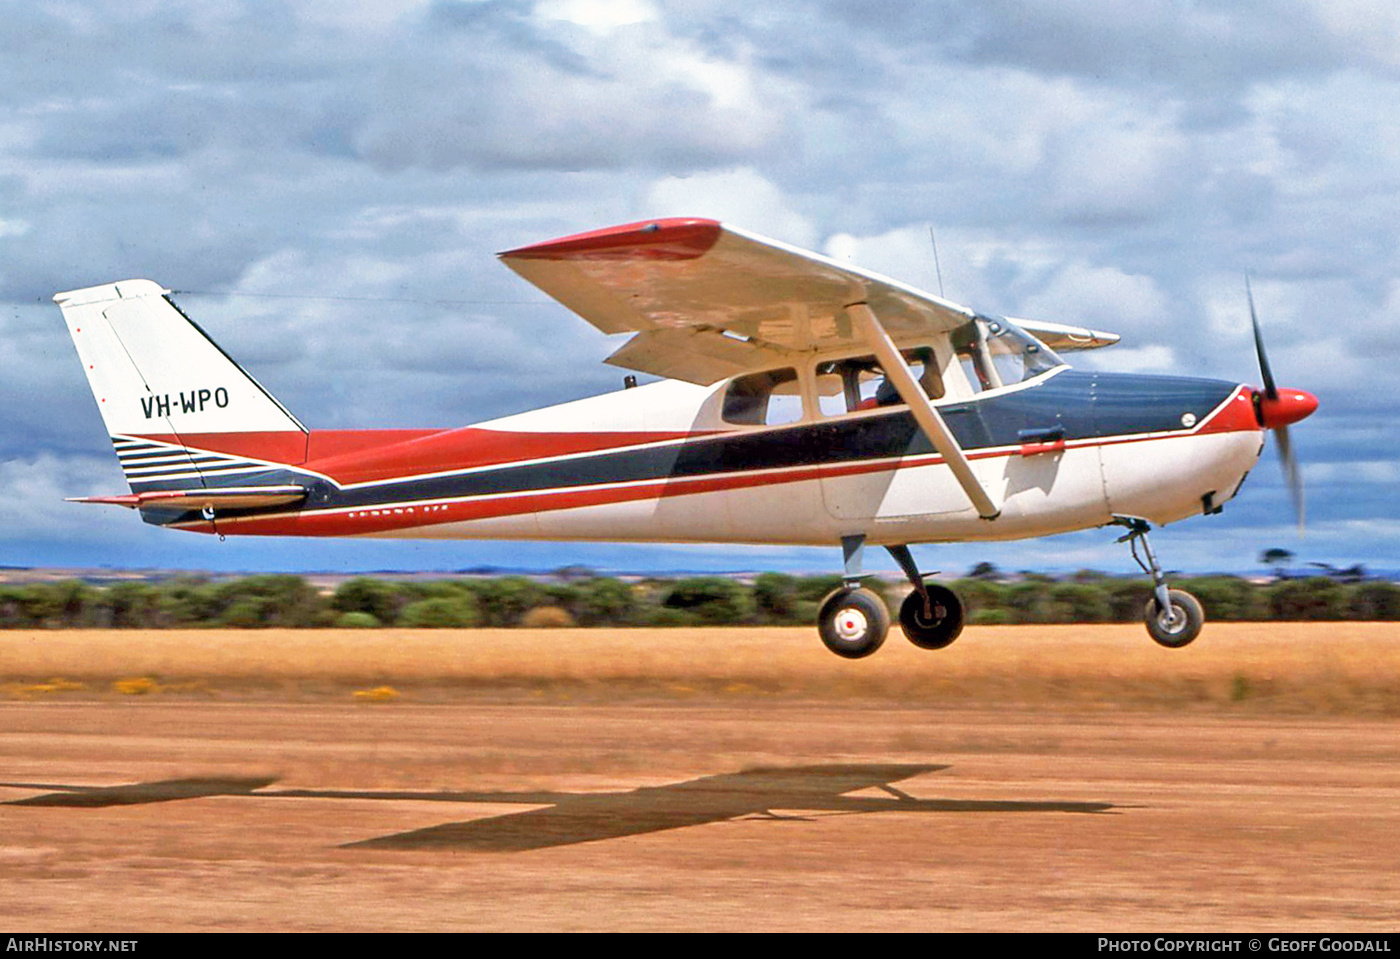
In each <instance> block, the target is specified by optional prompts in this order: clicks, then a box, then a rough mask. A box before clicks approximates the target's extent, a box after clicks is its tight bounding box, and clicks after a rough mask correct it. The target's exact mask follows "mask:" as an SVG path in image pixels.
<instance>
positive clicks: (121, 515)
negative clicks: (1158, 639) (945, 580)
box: [0, 0, 1400, 571]
mask: <svg viewBox="0 0 1400 959" xmlns="http://www.w3.org/2000/svg"><path fill="white" fill-rule="evenodd" d="M0 12H3V18H4V19H3V22H4V23H5V29H4V31H3V33H0V104H2V106H0V331H3V333H2V334H0V336H3V340H2V341H0V342H3V350H0V390H3V396H2V398H0V490H2V491H3V495H0V547H2V548H0V564H7V565H22V566H23V565H55V564H56V565H68V566H93V565H115V566H155V567H191V568H205V569H375V568H397V569H412V568H434V569H436V568H455V567H462V566H473V565H479V564H505V565H514V566H529V567H536V568H550V567H553V566H558V565H562V564H565V563H569V562H583V563H590V564H593V565H598V566H603V567H612V568H626V569H641V568H711V569H743V568H780V569H798V570H825V569H833V570H834V569H836V568H837V567H838V566H839V555H838V553H837V551H836V550H835V549H834V548H833V549H832V550H830V551H823V550H779V549H773V548H759V547H754V548H733V547H725V548H707V547H674V548H672V547H637V546H616V545H598V546H590V545H551V544H481V543H471V542H459V543H448V544H443V543H433V544H422V543H410V542H404V543H390V542H374V541H328V542H322V541H308V540H252V539H250V540H237V539H230V540H229V541H227V542H224V543H219V542H218V541H217V540H215V539H213V538H212V537H204V536H195V535H190V534H184V533H177V532H171V531H163V530H158V529H154V528H151V527H147V526H145V525H144V524H142V523H141V522H140V521H139V520H138V519H137V517H135V516H134V515H133V514H131V513H129V512H127V511H125V510H117V509H104V508H100V507H93V506H79V505H74V504H68V503H64V502H63V497H64V496H81V495H94V494H101V493H111V492H122V491H125V484H124V482H123V480H122V477H121V474H120V472H119V470H118V469H117V466H116V462H115V459H114V458H113V457H112V455H111V451H110V446H109V445H108V443H107V440H106V436H105V432H104V430H103V427H102V423H101V420H100V419H99V417H98V415H97V410H96V407H95V404H94V403H93V400H92V396H91V394H90V393H89V392H88V389H87V386H86V384H85V382H84V380H83V378H82V375H81V371H80V368H79V365H78V362H77V359H76V356H75V354H74V353H73V350H72V346H71V344H70V343H69V341H68V338H67V336H66V333H65V332H64V329H63V324H62V321H61V318H60V315H59V313H58V310H57V308H55V307H54V306H53V305H52V303H51V302H50V297H51V296H52V294H53V293H54V292H56V291H59V290H68V289H74V288H78V287H82V286H86V285H91V284H96V283H102V282H107V281H110V280H114V279H120V278H127V277H137V276H140V277H149V278H152V279H155V280H157V281H158V282H160V283H162V284H164V285H165V286H167V287H170V288H173V289H175V290H177V291H182V292H181V294H180V295H179V296H178V297H177V299H178V301H179V302H180V304H181V305H182V307H183V308H184V309H185V310H186V311H187V312H189V313H190V314H191V315H193V316H194V317H195V318H196V319H198V320H199V321H200V323H201V325H203V326H204V327H205V328H206V329H207V330H208V331H209V332H210V333H211V335H213V336H214V337H215V339H217V340H218V341H219V342H220V343H221V345H223V346H224V347H225V349H227V350H228V351H229V352H230V353H231V354H232V355H234V356H235V357H236V358H238V359H239V360H240V361H241V362H242V363H243V364H244V365H245V366H247V367H248V368H249V370H250V371H251V372H252V373H253V374H254V375H255V376H257V377H258V378H259V379H260V380H261V381H262V382H263V383H264V385H266V386H267V387H268V388H269V389H271V390H272V392H273V393H275V394H276V395H277V396H278V397H279V398H280V399H281V400H282V401H283V402H284V403H285V404H286V405H287V406H288V407H289V408H291V409H292V410H293V411H294V412H295V413H297V414H298V416H299V417H300V418H301V419H302V420H303V422H305V423H307V424H308V425H310V426H312V427H370V426H404V427H408V426H415V427H422V426H443V427H446V426H456V425H463V424H466V423H470V422H474V421H477V420H481V419H485V418H488V417H492V416H497V415H502V414H505V413H510V412H515V411H519V410H521V409H525V408H530V407H534V406H539V405H543V404H547V403H552V402H558V401H563V400H569V399H575V398H578V397H581V396H587V395H591V394H594V393H599V392H604V391H606V390H610V389H615V388H617V386H618V385H619V372H618V371H617V370H615V369H613V368H611V367H604V366H602V365H601V363H600V362H599V361H601V359H602V358H603V357H604V356H606V355H607V354H608V353H610V352H611V351H612V350H613V349H614V348H615V347H616V346H617V343H615V342H612V341H610V340H609V339H608V338H606V337H604V336H602V335H601V334H599V333H598V332H597V331H596V330H594V329H593V328H592V327H590V326H588V325H587V324H585V323H583V322H582V321H581V320H578V319H577V318H575V317H573V316H572V315H571V314H569V313H568V312H567V311H566V310H564V309H563V308H562V307H559V306H557V305H554V304H552V303H551V302H549V301H548V300H547V298H546V297H544V295H543V294H540V293H538V292H537V291H535V290H534V289H533V288H531V287H529V286H528V285H526V284H524V283H523V282H522V281H520V280H519V279H518V278H516V277H515V276H514V274H512V273H511V272H510V271H509V270H507V269H505V268H504V267H503V266H501V265H500V264H499V263H498V262H497V261H496V260H495V258H494V256H493V253H494V252H495V251H498V250H502V249H508V248H511V247H514V246H519V245H523V244H526V243H530V242H534V241H538V240H542V239H547V238H550V237H553V236H558V235H563V234H568V233H574V232H579V231H582V230H587V229H593V228H596V227H600V226H605V225H609V224H613V223H621V222H627V221H630V220H635V219H640V218H643V217H650V216H707V217H716V218H719V219H723V220H726V221H729V222H732V223H734V224H736V225H738V226H742V227H744V228H746V229H749V230H752V231H754V232H757V233H761V234H765V235H768V236H773V237H776V238H779V239H782V240H785V241H788V242H790V243H794V244H797V245H800V246H803V247H806V248H810V249H816V250H819V251H823V252H827V253H828V254H831V255H835V256H840V257H842V258H849V259H850V260H851V261H852V262H854V263H857V264H859V265H862V266H865V267H868V268H871V269H875V270H877V271H880V272H883V273H887V274H890V275H893V276H895V277H898V278H900V279H903V280H905V281H906V282H909V283H912V284H914V285H916V286H923V287H924V288H926V289H934V290H936V289H937V285H938V281H937V279H936V275H935V271H934V264H933V260H932V257H931V255H930V245H929V239H928V234H929V227H930V225H932V226H933V227H934V228H935V229H936V232H937V237H938V250H939V255H940V259H941V266H942V275H943V282H944V286H945V290H946V293H947V295H948V296H949V298H951V299H954V300H958V301H960V302H964V303H968V304H970V305H972V306H974V307H976V308H978V309H981V310H983V311H986V312H993V313H1004V314H1010V315H1021V316H1031V317H1036V318H1040V319H1046V320H1057V321H1061V322H1069V323H1076V324H1083V325H1088V326H1093V327H1097V328H1100V329H1109V330H1115V331H1117V332H1120V333H1122V334H1123V342H1122V344H1121V345H1120V346H1117V347H1114V348H1112V349H1110V350H1106V351H1103V352H1102V355H1097V356H1092V357H1085V358H1082V359H1079V360H1078V361H1077V365H1085V366H1090V365H1098V366H1100V367H1102V368H1106V369H1116V370H1126V371H1144V372H1176V373H1188V374H1199V375H1206V376H1218V377H1225V378H1230V379H1236V380H1240V381H1244V382H1257V380H1258V373H1257V367H1256V364H1255V360H1254V355H1253V348H1252V345H1251V341H1250V333H1249V326H1248V310H1247V306H1246V303H1245V297H1244V279H1243V277H1244V275H1245V273H1246V272H1248V273H1249V274H1250V275H1251V277H1252V282H1253V288H1254V292H1255V297H1256V301H1257V303H1258V307H1259V312H1260V318H1261V320H1262V321H1263V323H1264V325H1265V333H1266V337H1267V341H1268V344H1269V351H1270V359H1271V360H1272V364H1273V368H1274V371H1275V374H1276V375H1277V377H1278V379H1279V380H1280V382H1281V383H1283V384H1286V385H1292V386H1298V387H1301V388H1304V389H1308V390H1311V391H1312V392H1314V393H1316V394H1317V395H1318V396H1319V397H1320V399H1321V401H1322V408H1321V410H1320V411H1319V413H1318V414H1317V415H1315V416H1314V417H1312V418H1311V419H1310V420H1308V421H1307V422H1305V423H1303V424H1301V425H1299V426H1296V427H1294V434H1293V436H1294V444H1295V446H1296V447H1297V448H1298V450H1299V451H1300V455H1301V457H1302V459H1303V461H1304V462H1305V464H1306V465H1305V468H1304V475H1305V477H1306V480H1307V486H1308V530H1307V534H1306V537H1305V538H1301V539H1300V538H1299V536H1298V533H1297V530H1296V527H1295V525H1294V521H1293V517H1292V514H1291V509H1290V506H1289V501H1288V496H1287V492H1286V489H1285V488H1284V485H1283V482H1282V477H1281V472H1280V470H1279V468H1278V464H1277V461H1276V459H1275V457H1274V454H1273V452H1272V450H1270V451H1269V452H1268V453H1266V455H1265V460H1264V462H1263V463H1261V465H1260V467H1259V468H1258V469H1256V470H1255V471H1254V473H1253V474H1252V475H1251V477H1250V480H1249V482H1248V484H1247V485H1246V487H1245V490H1244V492H1243V493H1242V495H1241V497H1240V498H1239V499H1237V500H1236V501H1234V502H1233V503H1231V504H1230V505H1229V506H1228V507H1227V509H1226V511H1225V514H1224V515H1222V516H1217V517H1210V518H1199V519H1195V520H1189V521H1186V522H1184V523H1181V524H1177V525H1176V526H1172V527H1169V528H1167V529H1165V530H1163V531H1161V533H1159V534H1158V535H1157V536H1156V537H1155V544H1156V546H1157V550H1158V552H1159V553H1160V554H1162V556H1163V560H1164V562H1165V563H1166V564H1167V565H1169V566H1173V567H1179V568H1184V569H1192V570H1208V569H1240V570H1253V569H1256V568H1257V563H1256V559H1257V557H1258V555H1259V553H1260V552H1261V551H1262V550H1263V549H1265V548H1268V547H1283V548H1287V549H1291V550H1294V551H1295V552H1297V553H1298V554H1299V556H1300V558H1302V559H1310V560H1320V561H1328V562H1335V563H1346V564H1350V563H1353V562H1358V561H1360V562H1365V563H1367V564H1369V565H1372V566H1375V567H1382V568H1397V567H1400V519H1397V509H1396V506H1395V504H1396V503H1397V502H1400V463H1398V462H1397V457H1396V455H1395V453H1394V449H1395V445H1396V443H1395V440H1394V439H1386V437H1387V436H1391V435H1392V433H1393V431H1394V430H1395V429H1396V426H1395V424H1396V422H1397V421H1400V395H1397V393H1398V392H1400V390H1397V387H1400V375H1397V372H1396V369H1397V361H1398V360H1400V358H1397V355H1396V354H1392V353H1390V351H1391V350H1396V349H1397V347H1400V284H1398V283H1397V276H1400V270H1397V266H1398V265H1400V249H1397V241H1400V106H1397V105H1398V104H1400V7H1397V6H1396V5H1395V4H1393V3H1392V2H1390V0H1195V2H1192V0H1133V2H1118V0H1052V2H1044V0H981V2H978V3H969V2H964V0H947V2H937V0H923V2H914V0H883V2H880V3H870V2H840V0H827V2H817V0H812V2H799V0H769V2H765V3H750V2H738V0H687V2H676V3H668V2H664V0H435V2H421V0H306V2H275V0H268V2H251V0H250V2H237V0H192V2H159V0H123V2H120V3H117V2H112V3H103V2H76V0H73V2H63V0H58V2H43V0H39V2H35V0H25V2H18V0H3V2H0ZM1113 539H1114V537H1113V534H1112V533H1111V532H1110V531H1107V530H1099V531H1089V532H1085V533H1079V534H1074V535H1071V536H1064V537H1056V538H1053V539H1048V540H1041V541H1031V542H1026V543H1018V544H999V545H996V546H979V545H959V546H948V547H939V548H936V549H935V548H923V549H921V550H919V551H918V552H919V556H920V559H921V561H922V562H923V564H924V565H925V566H926V567H929V568H940V567H941V568H944V569H950V570H958V569H963V568H966V567H967V566H969V565H971V564H972V563H974V562H977V561H979V560H983V559H989V560H992V561H994V562H996V563H998V564H999V565H1002V566H1006V567H1009V568H1013V569H1016V568H1047V567H1054V568H1075V567H1078V566H1094V567H1097V568H1101V569H1107V570H1114V571H1127V570H1130V569H1133V568H1134V567H1133V566H1132V563H1131V560H1130V559H1129V557H1128V556H1127V553H1126V550H1125V548H1124V547H1121V546H1117V545H1115V544H1114V543H1113Z"/></svg>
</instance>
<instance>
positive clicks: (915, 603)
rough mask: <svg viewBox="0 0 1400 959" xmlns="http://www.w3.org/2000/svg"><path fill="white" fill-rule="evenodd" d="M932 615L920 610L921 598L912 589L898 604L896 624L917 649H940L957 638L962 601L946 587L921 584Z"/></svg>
mask: <svg viewBox="0 0 1400 959" xmlns="http://www.w3.org/2000/svg"><path fill="white" fill-rule="evenodd" d="M924 588H925V589H926V590H928V601H929V606H930V607H932V609H933V618H932V619H930V618H929V617H928V616H927V615H926V614H925V613H924V598H923V597H922V596H920V595H919V591H918V590H917V589H916V590H914V592H912V593H910V594H909V595H908V596H906V597H904V605H902V606H900V607H899V625H900V627H901V628H903V630H904V635H905V636H906V637H907V638H908V639H909V642H911V643H913V644H914V645H915V646H917V647H919V648H920V649H942V648H943V647H945V646H947V645H949V644H950V643H952V641H953V640H955V639H957V638H958V634H959V633H961V632H962V628H963V604H962V600H960V599H958V594H957V593H955V592H953V591H952V590H951V589H948V588H947V587H946V586H925V587H924Z"/></svg>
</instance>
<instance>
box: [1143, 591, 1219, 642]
mask: <svg viewBox="0 0 1400 959" xmlns="http://www.w3.org/2000/svg"><path fill="white" fill-rule="evenodd" d="M1167 601H1168V606H1169V608H1168V609H1165V610H1164V609H1162V605H1161V603H1159V602H1157V597H1156V596H1153V597H1152V598H1151V599H1149V600H1148V601H1147V612H1146V616H1145V619H1146V622H1147V632H1148V633H1149V634H1151V636H1152V638H1153V639H1154V640H1156V641H1157V642H1158V643H1161V644H1162V645H1163V646H1166V647H1167V648H1169V649H1180V648H1181V647H1182V646H1185V645H1187V644H1188V643H1190V642H1191V641H1192V640H1193V639H1195V638H1196V637H1197V636H1199V635H1200V633H1201V626H1202V625H1204V623H1205V621H1206V614H1205V612H1204V611H1203V610H1202V609H1201V604H1200V602H1199V601H1197V599H1196V597H1194V596H1192V595H1191V594H1190V593H1188V592H1186V591H1184V590H1180V589H1173V590H1170V591H1168V593H1167Z"/></svg>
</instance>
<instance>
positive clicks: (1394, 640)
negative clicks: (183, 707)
mask: <svg viewBox="0 0 1400 959" xmlns="http://www.w3.org/2000/svg"><path fill="white" fill-rule="evenodd" d="M384 687H388V688H387V689H385V688H384ZM376 691H377V692H376ZM356 692H358V693H359V694H360V698H361V699H374V698H393V696H394V694H395V693H397V694H398V695H399V697H401V698H405V699H407V700H408V701H420V702H450V701H455V700H460V699H461V698H462V697H472V698H476V697H480V696H483V695H492V694H497V695H505V696H515V695H522V694H524V695H532V696H544V697H551V698H556V697H562V698H578V697H583V698H589V697H603V698H616V697H628V698H636V697H647V696H661V697H665V698H674V697H685V696H693V695H702V694H703V695H716V694H718V695H722V696H730V697H743V696H758V697H783V698H819V699H837V700H845V699H853V698H854V699H871V700H893V701H897V702H907V703H922V704H928V703H944V704H966V705H993V704H1003V705H1017V704H1020V705H1031V706H1040V705H1047V704H1060V705H1070V706H1085V707H1092V706H1119V707H1129V708H1172V709H1178V708H1212V707H1214V708H1226V709H1231V710H1237V711H1238V710H1244V711H1271V712H1286V713H1312V714H1338V715H1341V714H1351V715H1374V716H1396V715H1400V624H1396V623H1311V624H1304V623H1266V624H1260V623H1214V624H1210V625H1208V626H1207V629H1206V632H1205V633H1204V634H1203V636H1202V638H1201V639H1199V640H1197V641H1196V643H1194V644H1193V645H1192V646H1190V647H1188V648H1186V649H1181V650H1169V649H1163V648H1160V647H1158V646H1157V645H1155V644H1154V643H1152V642H1151V641H1150V640H1149V639H1148V637H1147V635H1146V633H1145V632H1144V630H1143V629H1142V628H1141V627H1140V626H1137V625H1131V624H1128V625H1103V626H982V627H969V628H968V629H967V630H966V631H965V632H964V633H963V636H962V637H961V638H960V639H959V640H958V641H957V642H956V643H954V644H953V645H952V646H951V647H949V648H948V649H946V650H942V651H938V652H925V651H920V650H917V649H915V648H914V647H912V646H911V645H910V644H908V643H906V642H905V641H904V640H903V637H902V636H900V635H899V632H898V629H897V628H896V629H895V630H892V632H891V636H890V638H889V639H888V640H887V641H886V644H885V646H884V648H882V649H881V650H880V651H879V652H877V653H876V654H875V655H874V656H872V657H870V658H868V659H864V660H859V661H854V662H851V661H846V660H842V659H839V658H837V657H835V656H833V655H831V654H830V653H828V652H827V651H826V650H825V649H824V648H823V647H822V646H821V644H820V643H819V642H818V640H817V638H816V635H815V631H814V630H812V629H805V628H759V627H755V628H744V627H731V628H713V629H633V630H605V629H594V630H585V629H557V630H518V629H513V630H488V629H472V630H453V629H443V630H422V629H415V630H407V629H398V630H395V629H389V630H170V631H150V632H138V631H121V630H115V631H100V630H52V631H46V630H37V631H26V630H14V631H7V632H0V697H5V698H11V699H14V698H35V697H41V698H60V699H69V700H71V699H78V698H84V697H91V696H94V695H98V696H114V695H148V696H163V697H167V698H168V697H181V696H183V697H206V698H215V699H222V700H228V699H238V698H247V697H253V698H257V699H267V698H269V697H271V698H292V699H297V700H306V699H309V698H315V697H326V696H329V697H333V698H334V697H350V696H353V695H354V694H355V693H356Z"/></svg>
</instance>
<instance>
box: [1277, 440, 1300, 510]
mask: <svg viewBox="0 0 1400 959" xmlns="http://www.w3.org/2000/svg"><path fill="white" fill-rule="evenodd" d="M1274 439H1276V440H1277V441H1278V458H1279V462H1281V463H1282V464H1283V477H1284V479H1285V480H1286V481H1287V482H1288V495H1289V496H1290V497H1291V498H1292V499H1293V512H1294V513H1295V514H1297V516H1298V532H1299V533H1301V532H1303V472H1302V470H1300V469H1298V461H1297V460H1296V459H1295V458H1294V456H1293V442H1292V440H1291V439H1290V438H1289V436H1288V427H1287V426H1280V427H1278V428H1276V429H1275V430H1274Z"/></svg>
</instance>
